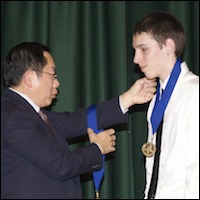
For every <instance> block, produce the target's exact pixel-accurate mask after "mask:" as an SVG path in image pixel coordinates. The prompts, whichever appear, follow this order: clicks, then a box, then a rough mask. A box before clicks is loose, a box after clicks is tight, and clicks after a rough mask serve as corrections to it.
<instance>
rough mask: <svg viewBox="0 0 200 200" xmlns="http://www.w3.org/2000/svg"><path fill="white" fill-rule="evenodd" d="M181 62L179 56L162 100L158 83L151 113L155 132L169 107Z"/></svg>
mask: <svg viewBox="0 0 200 200" xmlns="http://www.w3.org/2000/svg"><path fill="white" fill-rule="evenodd" d="M181 62H182V60H181V59H180V58H177V60H176V63H175V65H174V68H173V70H172V72H171V75H170V77H169V81H168V83H167V86H166V88H165V90H164V91H163V94H162V97H161V99H160V100H159V96H160V84H159V83H158V86H157V90H156V101H155V105H154V108H153V112H152V115H151V124H152V128H153V134H154V133H155V132H156V131H157V129H158V127H159V124H160V122H161V120H162V118H163V116H164V112H165V109H166V107H167V104H168V102H169V99H170V97H171V94H172V92H173V90H174V87H175V85H176V82H177V80H178V77H179V74H180V72H181V67H180V65H181Z"/></svg>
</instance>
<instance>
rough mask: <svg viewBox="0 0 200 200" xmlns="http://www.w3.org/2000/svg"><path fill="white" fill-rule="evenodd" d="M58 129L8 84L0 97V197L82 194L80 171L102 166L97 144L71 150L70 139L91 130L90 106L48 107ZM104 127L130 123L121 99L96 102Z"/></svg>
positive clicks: (54, 196) (79, 195)
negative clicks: (55, 109)
mask: <svg viewBox="0 0 200 200" xmlns="http://www.w3.org/2000/svg"><path fill="white" fill-rule="evenodd" d="M45 113H46V115H47V116H48V118H49V120H50V122H51V123H52V125H53V127H54V130H53V131H52V130H50V129H48V127H47V126H46V124H45V123H44V122H43V121H42V119H41V118H40V116H39V115H38V113H37V112H36V111H35V110H34V109H33V107H32V106H31V105H30V104H29V103H28V102H27V101H26V100H25V99H23V98H22V97H21V96H20V95H18V94H16V93H15V92H13V91H10V90H8V89H6V90H5V91H4V93H3V94H2V97H1V197H2V198H5V199H6V198H12V199H25V198H26V199H38V198H40V199H70V198H71V199H81V198H82V192H81V182H80V175H82V174H84V173H90V172H93V171H95V170H98V169H100V168H101V167H102V155H101V153H100V150H99V148H98V147H97V145H95V144H89V145H88V146H87V147H84V148H80V149H78V150H75V151H70V148H69V145H68V143H67V142H66V139H69V138H74V137H78V136H81V135H86V134H87V131H86V130H87V109H80V110H79V111H77V112H74V113H69V112H63V113H57V112H53V111H45ZM97 120H98V127H99V128H106V127H110V126H112V125H114V124H120V123H126V122H127V121H128V114H125V115H123V114H122V112H121V110H120V107H119V103H118V98H117V97H116V98H113V99H111V100H109V101H107V102H105V103H102V104H99V105H98V106H97Z"/></svg>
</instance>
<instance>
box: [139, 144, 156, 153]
mask: <svg viewBox="0 0 200 200" xmlns="http://www.w3.org/2000/svg"><path fill="white" fill-rule="evenodd" d="M142 153H143V154H144V155H145V156H146V157H151V156H153V155H154V154H155V153H156V146H155V145H154V144H153V143H152V142H147V143H145V144H143V145H142Z"/></svg>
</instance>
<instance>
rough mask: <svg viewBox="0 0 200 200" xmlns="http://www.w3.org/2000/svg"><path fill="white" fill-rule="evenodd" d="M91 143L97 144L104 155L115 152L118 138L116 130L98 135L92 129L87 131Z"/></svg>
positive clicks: (105, 131)
mask: <svg viewBox="0 0 200 200" xmlns="http://www.w3.org/2000/svg"><path fill="white" fill-rule="evenodd" d="M87 132H88V136H89V140H90V143H95V144H96V145H97V146H98V147H99V149H100V151H101V153H102V154H107V153H110V152H113V151H115V145H116V142H115V141H116V136H115V130H114V129H112V128H111V129H107V130H104V131H101V132H99V133H98V134H96V133H95V132H94V131H93V130H92V129H91V128H88V129H87Z"/></svg>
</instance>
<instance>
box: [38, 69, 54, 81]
mask: <svg viewBox="0 0 200 200" xmlns="http://www.w3.org/2000/svg"><path fill="white" fill-rule="evenodd" d="M35 71H37V72H41V73H44V74H48V75H51V76H52V77H53V79H54V80H55V79H57V78H58V76H57V74H51V73H49V72H43V71H40V70H35Z"/></svg>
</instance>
